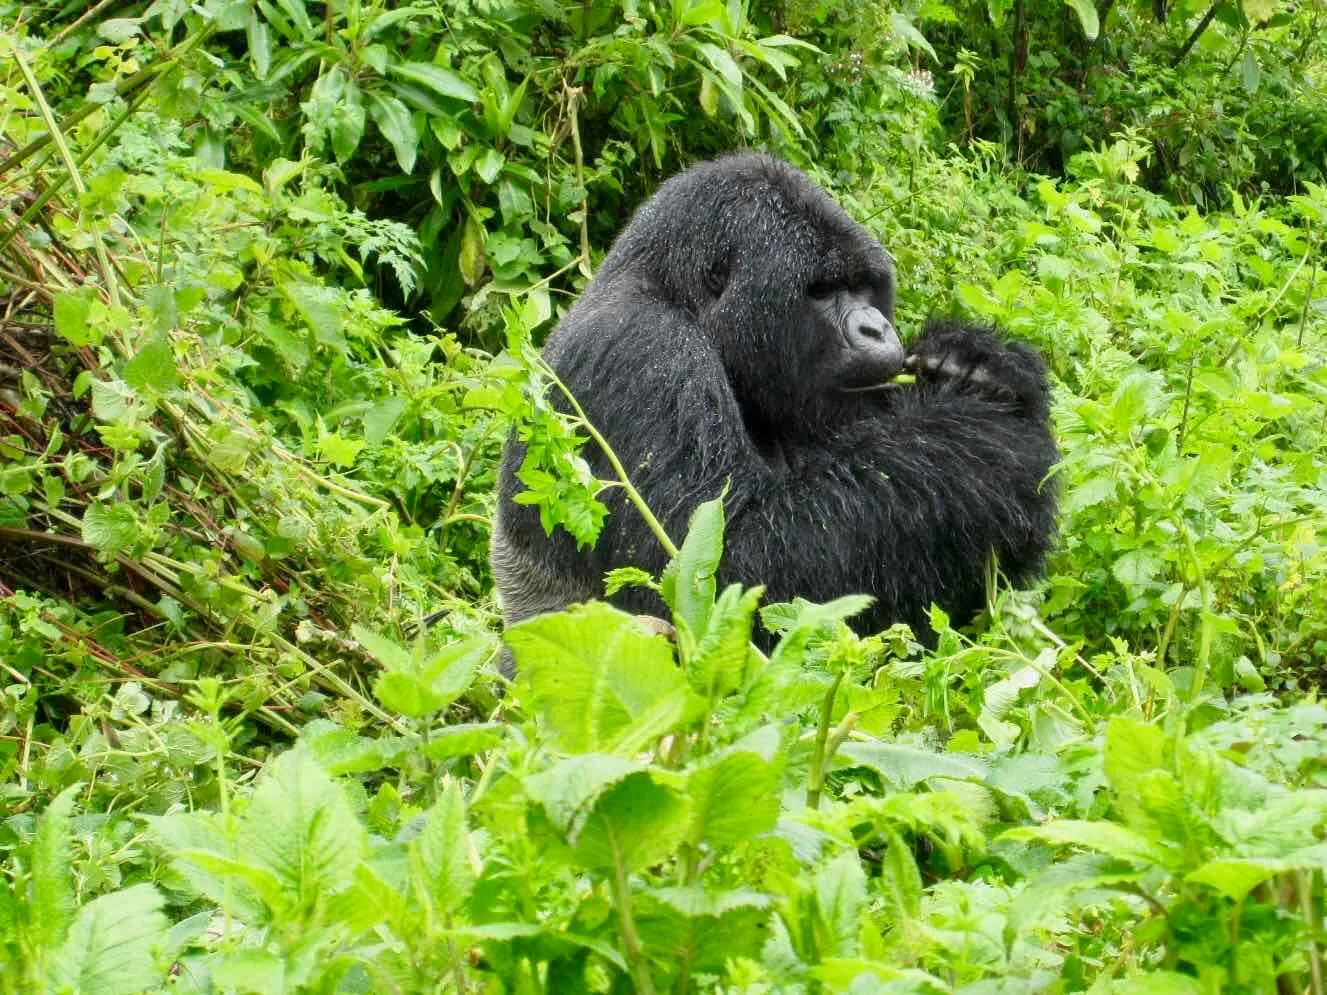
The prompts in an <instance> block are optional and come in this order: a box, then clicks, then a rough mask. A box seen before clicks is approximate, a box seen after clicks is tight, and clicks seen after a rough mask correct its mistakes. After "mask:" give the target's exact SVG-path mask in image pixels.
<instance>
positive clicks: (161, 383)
mask: <svg viewBox="0 0 1327 995" xmlns="http://www.w3.org/2000/svg"><path fill="white" fill-rule="evenodd" d="M124 382H125V383H127V384H128V385H129V386H130V387H132V388H134V390H136V391H139V392H140V393H146V392H152V393H156V394H165V393H168V392H169V391H172V390H174V389H175V388H176V387H177V386H178V385H179V377H178V376H177V374H176V369H175V354H174V352H173V351H172V350H171V345H170V339H169V338H167V337H166V336H165V335H154V336H153V337H152V338H151V339H149V340H148V341H147V342H146V343H145V344H144V346H143V348H141V349H140V350H138V353H137V354H136V355H135V356H134V358H133V359H131V360H129V362H128V363H127V364H126V365H125V368H124Z"/></svg>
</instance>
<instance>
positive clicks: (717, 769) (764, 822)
mask: <svg viewBox="0 0 1327 995" xmlns="http://www.w3.org/2000/svg"><path fill="white" fill-rule="evenodd" d="M781 760H782V757H781V756H780V753H779V733H778V730H777V729H776V728H775V727H773V726H766V727H765V728H763V729H759V730H757V731H756V732H754V733H752V734H751V735H749V736H747V737H745V738H744V739H742V740H741V741H739V742H738V743H735V744H734V745H732V746H730V747H729V748H728V749H726V750H725V751H724V752H723V753H722V754H719V755H716V756H714V757H710V758H707V759H706V760H705V761H703V762H702V764H701V765H700V766H699V767H697V768H696V769H695V770H694V771H693V772H692V774H691V776H690V778H689V779H688V781H687V798H688V799H689V800H690V803H691V822H690V825H689V826H688V828H687V841H688V842H690V843H692V844H693V845H699V844H701V843H708V844H709V845H710V846H712V847H714V848H715V849H716V850H723V849H724V848H727V847H731V846H735V845H736V844H738V843H741V842H742V841H744V840H748V839H751V838H752V837H754V836H758V835H759V834H760V833H764V832H768V831H769V830H770V829H772V828H774V824H775V822H777V821H778V818H779V772H780V769H781V766H782V764H781V763H780V762H779V761H781Z"/></svg>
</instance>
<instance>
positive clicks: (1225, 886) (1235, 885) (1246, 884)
mask: <svg viewBox="0 0 1327 995" xmlns="http://www.w3.org/2000/svg"><path fill="white" fill-rule="evenodd" d="M1288 869H1289V868H1288V866H1287V865H1286V862H1285V861H1283V860H1276V859H1273V858H1269V857H1264V858H1259V857H1218V858H1217V859H1216V860H1209V861H1208V862H1207V863H1205V864H1203V865H1202V866H1200V867H1199V868H1198V869H1197V870H1195V871H1190V872H1189V873H1188V874H1186V875H1185V877H1184V880H1185V881H1187V882H1189V883H1190V884H1205V885H1208V886H1209V887H1212V888H1215V889H1216V890H1217V891H1219V892H1221V894H1223V895H1225V896H1226V897H1227V898H1229V899H1231V900H1233V901H1236V902H1239V901H1243V900H1244V898H1245V897H1246V896H1247V895H1248V893H1249V892H1251V891H1252V890H1253V889H1254V888H1256V887H1258V885H1260V884H1262V883H1263V882H1264V881H1267V880H1270V879H1271V878H1273V877H1275V876H1276V875H1278V874H1280V873H1281V872H1282V871H1285V870H1288Z"/></svg>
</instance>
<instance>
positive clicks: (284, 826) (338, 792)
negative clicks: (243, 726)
mask: <svg viewBox="0 0 1327 995" xmlns="http://www.w3.org/2000/svg"><path fill="white" fill-rule="evenodd" d="M365 847H366V839H365V835H364V828H363V826H362V825H361V824H360V822H359V820H358V819H356V818H355V813H354V810H353V809H352V808H351V806H350V801H349V799H348V798H347V797H346V793H345V790H344V789H343V788H342V787H341V785H339V784H337V783H336V782H334V781H333V780H332V779H331V777H329V776H328V774H327V772H326V771H325V770H323V768H322V767H321V766H320V765H319V764H318V762H317V761H316V760H314V759H313V755H312V753H311V752H310V751H309V750H308V748H307V747H305V746H303V745H302V744H301V745H296V746H295V747H294V748H293V749H291V750H288V751H286V752H285V753H283V754H281V756H279V757H277V758H276V759H275V760H274V761H272V762H271V763H269V764H268V766H267V769H266V770H265V771H264V773H263V776H262V778H261V780H260V781H259V784H258V787H257V788H256V789H255V790H254V793H253V796H252V797H251V798H250V800H249V807H248V809H247V811H246V812H245V814H244V817H243V819H242V820H241V822H240V827H239V833H238V835H237V838H236V853H237V854H238V855H239V856H240V857H241V858H242V859H243V860H245V861H248V862H250V863H252V864H253V865H254V866H255V867H258V868H261V869H264V870H266V871H268V872H270V873H271V874H272V875H273V876H274V877H275V878H276V879H277V880H278V881H280V882H281V886H282V890H283V896H282V897H283V899H284V900H285V902H286V903H288V904H290V905H292V906H293V907H294V909H297V910H299V911H298V913H297V914H300V915H307V914H311V913H313V912H314V910H315V909H316V908H317V907H318V906H319V904H320V903H321V902H323V901H325V900H326V899H327V898H328V897H330V896H331V895H334V894H335V893H336V892H338V891H340V890H342V889H343V888H346V887H348V886H349V884H350V882H351V880H352V878H353V876H354V870H355V865H356V864H357V863H358V862H359V861H360V860H361V859H362V857H363V854H364V852H365Z"/></svg>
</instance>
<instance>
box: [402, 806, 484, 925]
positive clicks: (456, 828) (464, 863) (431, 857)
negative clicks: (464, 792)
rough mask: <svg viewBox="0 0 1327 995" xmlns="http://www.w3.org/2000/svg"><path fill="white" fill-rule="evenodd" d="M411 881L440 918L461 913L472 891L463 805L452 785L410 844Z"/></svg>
mask: <svg viewBox="0 0 1327 995" xmlns="http://www.w3.org/2000/svg"><path fill="white" fill-rule="evenodd" d="M409 860H410V881H411V886H412V887H413V889H414V892H415V894H416V895H417V896H418V897H419V898H420V900H421V901H422V902H423V903H424V904H425V905H426V906H427V907H428V908H429V909H430V911H431V913H432V914H433V915H435V916H438V917H440V918H446V917H449V916H451V915H452V914H453V913H454V912H456V911H457V910H458V909H460V907H461V905H462V904H463V903H464V902H465V900H466V899H467V898H469V896H470V891H471V889H472V888H473V887H474V881H475V874H474V870H473V869H472V868H471V866H470V833H469V831H468V830H467V828H466V823H465V801H464V800H463V799H462V797H461V789H460V786H459V785H458V784H456V783H455V782H453V783H452V784H451V785H450V786H449V787H448V789H447V790H446V791H445V792H444V793H443V795H442V797H441V798H439V799H438V800H437V802H435V803H434V805H433V807H432V808H431V809H429V813H428V816H427V818H426V819H425V821H424V829H423V831H421V832H420V834H419V835H418V836H416V837H415V838H414V839H413V840H411V841H410V847H409Z"/></svg>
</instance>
